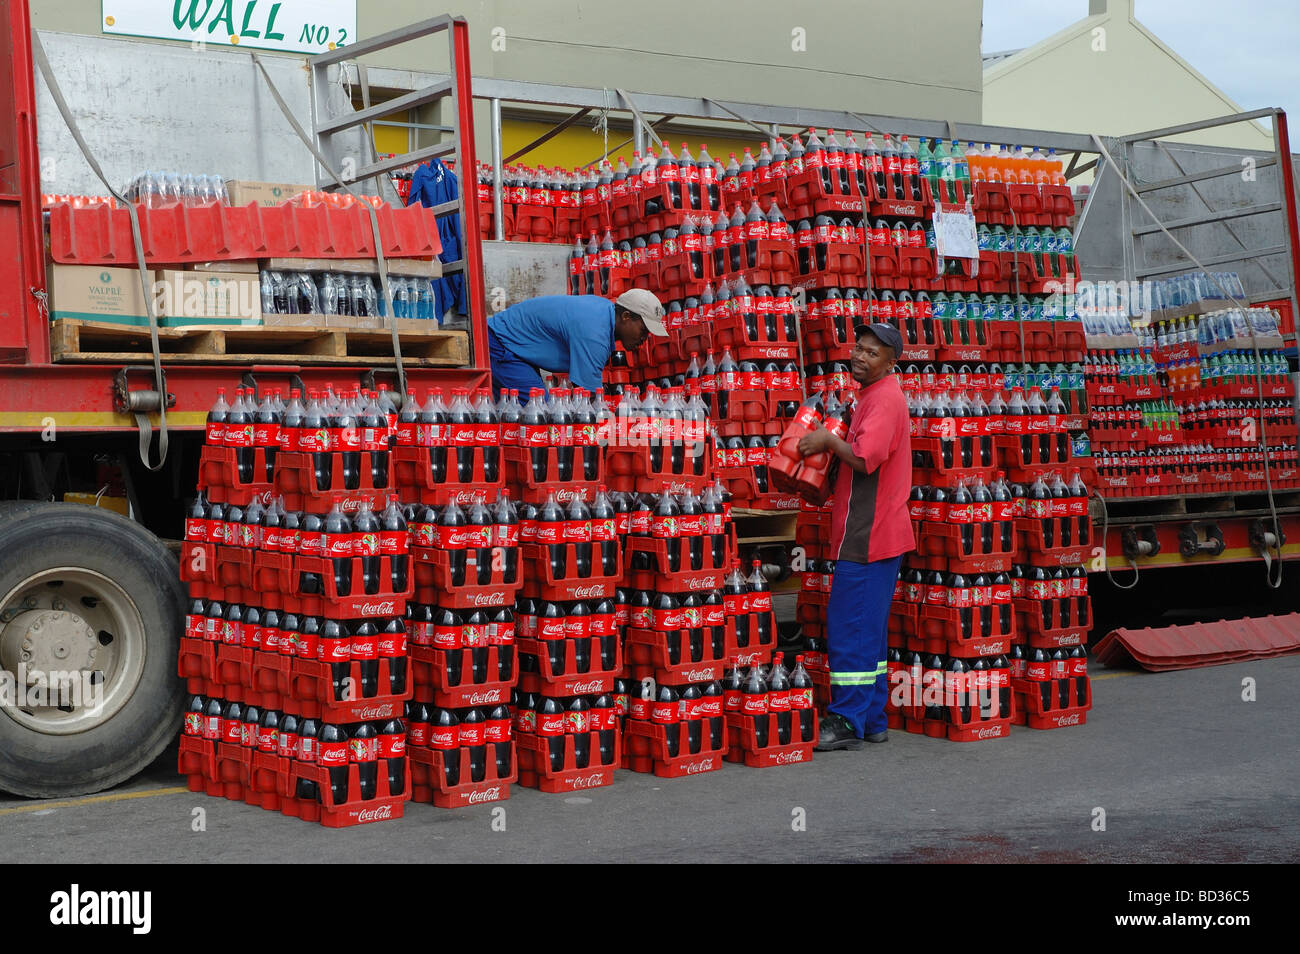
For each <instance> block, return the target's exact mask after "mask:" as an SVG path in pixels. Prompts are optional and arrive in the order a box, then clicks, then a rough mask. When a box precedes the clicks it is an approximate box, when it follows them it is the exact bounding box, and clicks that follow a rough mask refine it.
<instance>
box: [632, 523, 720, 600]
mask: <svg viewBox="0 0 1300 954" xmlns="http://www.w3.org/2000/svg"><path fill="white" fill-rule="evenodd" d="M727 529H728V531H729V532H726V533H723V534H720V536H722V537H723V538H724V540H725V543H724V545H723V551H722V554H721V557H722V558H721V560H714V559H713V557H714V552H713V545H712V539H711V536H712V535H707V534H706V535H705V536H703V537H696V538H694V539H696V540H700V541H701V543H700V546H701V550H702V553H701V556H702V559H701V563H702V566H701V568H700V569H698V570H694V569H691V560H690V542H691V539H692V538H688V537H673V538H663V537H641V536H636V537H628V538H627V546H628V549H627V554H626V556H625V560H626V563H627V575H626V579H627V580H628V581H629V582H630V584H631V585H632V586H633V587H634V588H636V589H639V590H653V591H655V592H658V593H687V592H692V593H700V592H706V591H708V590H717V589H721V588H722V582H723V578H724V577H725V576H726V569H727V567H728V566H730V563H731V560H732V558H733V557H734V555H735V554H734V550H733V548H732V545H731V543H732V536H733V532H732V531H733V530H734V528H731V527H729V528H727ZM670 547H673V548H676V549H677V551H678V567H679V569H677V570H669V569H668V566H669V562H668V556H669V548H670ZM637 554H646V555H648V556H649V557H650V559H651V561H652V563H651V565H652V566H653V567H657V569H649V570H639V569H636V568H635V567H634V566H633V560H634V558H635V556H636V555H637Z"/></svg>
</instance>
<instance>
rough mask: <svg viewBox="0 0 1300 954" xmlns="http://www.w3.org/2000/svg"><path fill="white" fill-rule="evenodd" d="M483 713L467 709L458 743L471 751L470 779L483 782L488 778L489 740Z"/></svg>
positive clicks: (461, 721) (461, 723) (462, 719)
mask: <svg viewBox="0 0 1300 954" xmlns="http://www.w3.org/2000/svg"><path fill="white" fill-rule="evenodd" d="M484 722H485V720H484V718H483V713H482V712H481V711H479V710H478V709H467V710H466V711H465V714H464V715H463V716H462V718H461V720H460V732H459V733H458V741H459V744H460V747H461V748H462V749H468V750H469V779H470V781H471V782H481V781H483V779H484V778H486V777H487V739H486V732H485V725H484Z"/></svg>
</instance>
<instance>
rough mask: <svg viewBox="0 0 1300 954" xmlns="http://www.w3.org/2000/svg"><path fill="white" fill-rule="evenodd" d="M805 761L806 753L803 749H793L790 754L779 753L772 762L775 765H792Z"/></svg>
mask: <svg viewBox="0 0 1300 954" xmlns="http://www.w3.org/2000/svg"><path fill="white" fill-rule="evenodd" d="M802 761H804V752H803V750H802V749H792V750H791V751H789V752H777V753H776V754H775V755H774V756H772V762H773V764H775V765H792V764H794V763H795V762H802Z"/></svg>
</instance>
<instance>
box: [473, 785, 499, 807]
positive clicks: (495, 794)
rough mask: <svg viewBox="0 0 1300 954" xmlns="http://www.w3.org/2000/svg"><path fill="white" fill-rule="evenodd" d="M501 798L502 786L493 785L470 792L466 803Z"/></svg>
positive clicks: (477, 802) (480, 802)
mask: <svg viewBox="0 0 1300 954" xmlns="http://www.w3.org/2000/svg"><path fill="white" fill-rule="evenodd" d="M500 798H501V786H500V785H493V786H492V787H491V788H485V789H483V791H481V792H470V793H469V798H468V799H466V804H469V805H480V804H482V803H483V802H495V801H498V800H500Z"/></svg>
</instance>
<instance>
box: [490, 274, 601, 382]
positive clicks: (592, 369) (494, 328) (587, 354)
mask: <svg viewBox="0 0 1300 954" xmlns="http://www.w3.org/2000/svg"><path fill="white" fill-rule="evenodd" d="M488 329H489V330H490V331H491V332H492V334H493V336H495V337H496V339H497V342H498V343H499V344H501V346H502V347H504V348H505V349H506V350H507V351H509V352H510V353H511V354H513V355H515V356H516V357H517V358H519V359H520V360H522V361H525V362H527V363H528V364H531V365H532V366H533V367H536V368H541V369H542V370H544V371H554V372H563V373H566V374H568V376H569V381H570V382H572V383H573V385H574V386H575V387H579V388H585V389H586V390H588V391H591V392H592V393H595V394H599V393H600V392H601V382H602V377H603V374H604V370H605V365H606V364H607V363H608V362H609V356H610V355H611V354H613V353H614V303H613V302H612V301H609V300H608V299H606V298H601V297H600V296H598V295H545V296H543V297H541V298H530V299H529V300H528V301H521V302H520V303H519V304H517V305H511V306H510V307H509V308H507V309H506V310H505V311H502V312H499V313H497V314H495V315H493V316H492V317H491V318H489V319H488Z"/></svg>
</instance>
